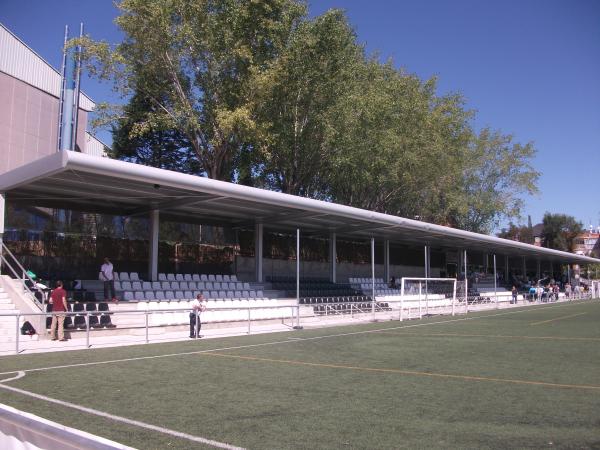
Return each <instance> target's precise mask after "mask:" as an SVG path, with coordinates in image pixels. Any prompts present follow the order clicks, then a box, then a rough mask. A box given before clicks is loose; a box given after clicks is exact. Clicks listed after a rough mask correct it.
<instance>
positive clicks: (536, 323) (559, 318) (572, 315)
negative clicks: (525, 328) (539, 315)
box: [529, 312, 586, 325]
mask: <svg viewBox="0 0 600 450" xmlns="http://www.w3.org/2000/svg"><path fill="white" fill-rule="evenodd" d="M584 314H586V313H584V312H583V313H579V314H571V315H570V316H562V317H557V318H555V319H549V320H542V321H541V322H531V323H530V324H529V325H540V324H542V323H548V322H555V321H557V320H562V319H570V318H571V317H577V316H583V315H584Z"/></svg>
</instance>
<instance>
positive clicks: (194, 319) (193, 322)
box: [190, 294, 206, 339]
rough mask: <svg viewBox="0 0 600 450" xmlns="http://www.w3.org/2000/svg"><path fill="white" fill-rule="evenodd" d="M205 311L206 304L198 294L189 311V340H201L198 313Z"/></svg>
mask: <svg viewBox="0 0 600 450" xmlns="http://www.w3.org/2000/svg"><path fill="white" fill-rule="evenodd" d="M204 310H206V304H205V303H204V296H203V295H202V294H198V295H197V296H196V298H195V299H194V300H193V301H192V311H190V338H192V339H194V338H201V337H202V336H201V335H200V328H202V322H200V313H201V312H202V311H204Z"/></svg>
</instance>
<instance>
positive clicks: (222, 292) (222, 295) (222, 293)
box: [219, 291, 227, 298]
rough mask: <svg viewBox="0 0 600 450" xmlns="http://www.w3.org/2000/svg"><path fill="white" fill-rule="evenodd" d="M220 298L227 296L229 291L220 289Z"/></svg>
mask: <svg viewBox="0 0 600 450" xmlns="http://www.w3.org/2000/svg"><path fill="white" fill-rule="evenodd" d="M219 298H227V293H225V291H219Z"/></svg>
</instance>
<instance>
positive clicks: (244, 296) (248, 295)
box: [242, 291, 250, 298]
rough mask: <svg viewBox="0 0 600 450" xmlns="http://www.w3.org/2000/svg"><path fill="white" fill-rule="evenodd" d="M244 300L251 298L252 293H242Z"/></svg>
mask: <svg viewBox="0 0 600 450" xmlns="http://www.w3.org/2000/svg"><path fill="white" fill-rule="evenodd" d="M242 298H250V293H249V292H248V291H242Z"/></svg>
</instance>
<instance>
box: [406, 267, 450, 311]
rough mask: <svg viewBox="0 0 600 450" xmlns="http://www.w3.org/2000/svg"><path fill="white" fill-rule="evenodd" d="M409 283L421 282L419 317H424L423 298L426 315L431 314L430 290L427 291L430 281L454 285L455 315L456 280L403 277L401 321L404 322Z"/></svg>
mask: <svg viewBox="0 0 600 450" xmlns="http://www.w3.org/2000/svg"><path fill="white" fill-rule="evenodd" d="M407 281H416V282H419V293H418V295H419V317H422V316H423V305H422V300H421V299H422V297H424V299H425V314H429V290H428V289H427V285H428V283H429V282H430V281H444V282H448V283H452V315H454V313H455V310H454V308H455V304H456V283H457V281H456V278H428V277H402V279H401V284H400V320H402V311H403V309H404V296H405V293H406V289H405V287H406V282H407ZM423 286H424V287H425V291H424V292H423V288H422V287H423Z"/></svg>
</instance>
